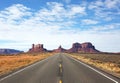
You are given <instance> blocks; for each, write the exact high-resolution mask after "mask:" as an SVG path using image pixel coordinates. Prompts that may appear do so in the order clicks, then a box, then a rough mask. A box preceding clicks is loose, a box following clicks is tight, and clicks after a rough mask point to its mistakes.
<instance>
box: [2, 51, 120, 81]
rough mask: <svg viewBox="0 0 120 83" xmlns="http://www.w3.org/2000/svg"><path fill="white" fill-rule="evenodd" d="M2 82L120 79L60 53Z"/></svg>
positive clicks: (15, 73)
mask: <svg viewBox="0 0 120 83" xmlns="http://www.w3.org/2000/svg"><path fill="white" fill-rule="evenodd" d="M0 83H119V79H118V78H116V77H114V76H111V75H109V74H106V73H103V72H101V71H98V70H96V69H94V68H92V67H90V66H88V65H86V64H84V63H82V62H80V61H78V60H76V59H73V58H72V57H70V56H69V55H65V54H62V53H60V54H56V55H53V56H51V57H49V58H47V59H44V60H42V61H39V62H37V63H35V64H33V65H31V66H28V67H26V68H24V69H21V70H19V71H17V72H14V73H12V74H10V75H8V76H6V77H4V78H1V79H0Z"/></svg>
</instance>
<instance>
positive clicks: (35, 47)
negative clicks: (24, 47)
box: [28, 42, 100, 53]
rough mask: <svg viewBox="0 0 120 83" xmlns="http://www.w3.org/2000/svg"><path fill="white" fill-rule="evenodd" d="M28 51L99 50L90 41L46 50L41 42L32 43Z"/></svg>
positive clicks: (76, 51) (94, 51) (85, 51)
mask: <svg viewBox="0 0 120 83" xmlns="http://www.w3.org/2000/svg"><path fill="white" fill-rule="evenodd" d="M28 52H68V53H98V52H100V51H98V50H96V49H95V47H94V46H93V45H92V43H90V42H85V43H82V44H80V43H73V45H72V48H70V49H68V50H67V49H64V48H62V46H59V47H58V48H57V49H55V50H51V51H48V50H47V49H45V48H44V47H43V44H37V45H34V44H32V48H31V49H29V51H28Z"/></svg>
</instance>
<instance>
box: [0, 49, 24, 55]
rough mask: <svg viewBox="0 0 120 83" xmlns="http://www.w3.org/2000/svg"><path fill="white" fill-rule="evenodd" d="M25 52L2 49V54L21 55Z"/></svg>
mask: <svg viewBox="0 0 120 83" xmlns="http://www.w3.org/2000/svg"><path fill="white" fill-rule="evenodd" d="M21 52H23V51H20V50H15V49H3V48H1V49H0V54H17V53H21Z"/></svg>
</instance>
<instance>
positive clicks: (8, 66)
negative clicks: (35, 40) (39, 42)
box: [0, 53, 53, 75]
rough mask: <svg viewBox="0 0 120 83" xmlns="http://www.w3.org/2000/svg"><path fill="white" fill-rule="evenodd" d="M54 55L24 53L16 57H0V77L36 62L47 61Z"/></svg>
mask: <svg viewBox="0 0 120 83" xmlns="http://www.w3.org/2000/svg"><path fill="white" fill-rule="evenodd" d="M51 55H53V54H52V53H42V54H41V53H40V54H39V53H34V54H32V53H24V54H16V55H0V75H3V74H6V73H9V72H11V71H13V70H16V69H19V68H22V67H25V66H27V65H30V64H32V63H34V62H36V61H39V60H42V59H45V58H47V57H49V56H51Z"/></svg>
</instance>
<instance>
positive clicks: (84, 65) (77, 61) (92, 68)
mask: <svg viewBox="0 0 120 83" xmlns="http://www.w3.org/2000/svg"><path fill="white" fill-rule="evenodd" d="M70 58H71V57H70ZM72 59H73V60H75V61H77V62H79V63H81V64H82V65H84V66H86V67H88V68H90V69H92V70H94V71H95V72H97V73H99V74H100V75H102V76H104V77H106V78H108V79H109V80H111V81H113V82H115V83H119V82H117V81H116V80H114V79H112V78H111V77H108V76H107V75H105V74H103V73H102V72H100V71H98V70H96V69H95V68H93V67H91V66H89V65H87V64H85V63H83V62H81V61H80V60H77V59H74V58H72Z"/></svg>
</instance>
